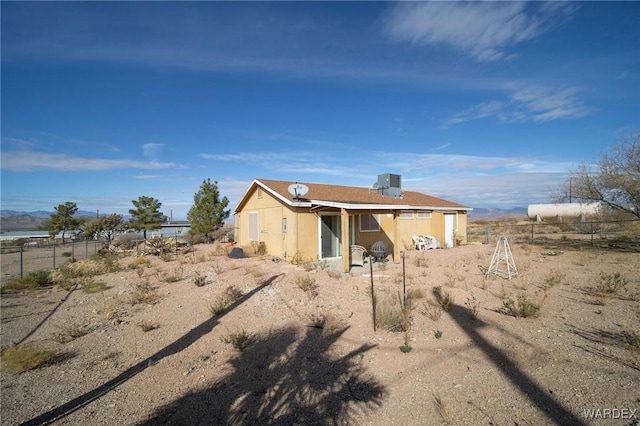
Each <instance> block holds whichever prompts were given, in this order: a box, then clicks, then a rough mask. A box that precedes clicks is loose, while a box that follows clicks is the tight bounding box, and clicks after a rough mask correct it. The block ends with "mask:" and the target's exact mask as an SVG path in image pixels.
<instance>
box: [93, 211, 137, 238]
mask: <svg viewBox="0 0 640 426" xmlns="http://www.w3.org/2000/svg"><path fill="white" fill-rule="evenodd" d="M126 228H127V225H126V223H125V222H124V217H123V216H122V215H121V214H116V213H113V214H110V215H109V216H104V217H99V218H97V219H94V220H90V221H87V222H85V224H84V226H83V231H84V233H85V235H86V236H87V238H94V237H96V236H98V237H99V236H101V235H104V236H105V237H107V242H111V240H112V239H113V238H115V234H116V233H118V232H122V231H124V230H125V229H126Z"/></svg>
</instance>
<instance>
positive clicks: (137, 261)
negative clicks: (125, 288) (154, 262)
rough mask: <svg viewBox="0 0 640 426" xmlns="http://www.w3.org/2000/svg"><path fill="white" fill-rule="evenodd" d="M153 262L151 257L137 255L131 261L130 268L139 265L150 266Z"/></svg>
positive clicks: (135, 267)
mask: <svg viewBox="0 0 640 426" xmlns="http://www.w3.org/2000/svg"><path fill="white" fill-rule="evenodd" d="M150 264H151V262H149V259H147V258H146V257H142V256H140V257H136V258H135V259H133V260H132V261H131V263H129V265H128V268H129V269H137V268H139V267H143V266H149V265H150Z"/></svg>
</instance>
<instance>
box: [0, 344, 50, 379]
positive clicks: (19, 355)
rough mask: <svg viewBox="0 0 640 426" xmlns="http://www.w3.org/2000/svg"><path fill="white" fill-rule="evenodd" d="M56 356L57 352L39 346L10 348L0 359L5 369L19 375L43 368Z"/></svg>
mask: <svg viewBox="0 0 640 426" xmlns="http://www.w3.org/2000/svg"><path fill="white" fill-rule="evenodd" d="M55 356H56V354H55V352H53V351H51V350H48V349H45V348H40V347H37V346H10V347H8V348H7V349H6V350H5V351H4V352H3V353H2V356H0V359H2V367H3V368H6V369H7V370H9V371H11V372H13V373H18V374H19V373H24V372H25V371H29V370H34V369H36V368H39V367H42V366H44V365H46V364H47V363H48V362H49V361H51V360H52V359H54V358H55Z"/></svg>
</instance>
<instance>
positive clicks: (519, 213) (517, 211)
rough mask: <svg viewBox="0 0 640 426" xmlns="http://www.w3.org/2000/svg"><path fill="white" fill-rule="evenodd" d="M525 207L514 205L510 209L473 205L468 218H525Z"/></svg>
mask: <svg viewBox="0 0 640 426" xmlns="http://www.w3.org/2000/svg"><path fill="white" fill-rule="evenodd" d="M527 209H528V208H527V207H514V208H512V209H492V208H479V207H474V208H473V210H472V211H470V212H469V219H472V220H473V219H498V218H516V219H526V218H527Z"/></svg>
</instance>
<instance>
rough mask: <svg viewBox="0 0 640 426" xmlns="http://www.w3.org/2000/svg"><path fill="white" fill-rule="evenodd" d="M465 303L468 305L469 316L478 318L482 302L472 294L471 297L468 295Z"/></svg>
mask: <svg viewBox="0 0 640 426" xmlns="http://www.w3.org/2000/svg"><path fill="white" fill-rule="evenodd" d="M464 304H465V305H466V306H467V310H468V311H469V316H470V317H471V318H472V319H477V318H478V314H479V313H480V302H478V300H477V299H476V297H475V296H474V295H473V294H472V295H471V296H470V297H467V301H466V302H464Z"/></svg>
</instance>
